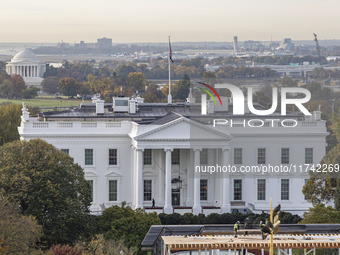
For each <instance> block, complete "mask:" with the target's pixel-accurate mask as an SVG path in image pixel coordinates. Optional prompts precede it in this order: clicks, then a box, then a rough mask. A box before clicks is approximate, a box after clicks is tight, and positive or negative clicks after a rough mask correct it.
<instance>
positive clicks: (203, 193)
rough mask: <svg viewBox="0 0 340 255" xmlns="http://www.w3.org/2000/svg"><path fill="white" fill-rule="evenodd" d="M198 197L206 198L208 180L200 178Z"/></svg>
mask: <svg viewBox="0 0 340 255" xmlns="http://www.w3.org/2000/svg"><path fill="white" fill-rule="evenodd" d="M200 199H201V200H208V180H200Z"/></svg>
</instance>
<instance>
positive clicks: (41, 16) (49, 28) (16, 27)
mask: <svg viewBox="0 0 340 255" xmlns="http://www.w3.org/2000/svg"><path fill="white" fill-rule="evenodd" d="M339 7H340V3H339V2H337V1H336V0H325V1H320V0H310V1H307V0H300V1H298V2H297V1H293V0H286V1H283V0H278V1H269V0H258V1H256V2H255V1H250V0H240V1H228V2H227V1H222V0H212V1H210V2H209V4H207V2H206V1H202V0H197V1H193V0H182V1H179V0H172V1H162V2H160V1H156V0H145V1H137V0H130V1H125V2H124V1H109V0H98V1H80V0H73V1H66V0H59V1H56V0H50V1H44V0H35V1H30V2H28V1H24V0H17V1H10V0H4V1H3V3H2V8H1V10H0V20H1V22H2V23H3V24H6V25H4V26H1V29H0V31H1V40H0V41H1V42H48V43H49V42H51V43H52V42H60V41H65V42H70V43H73V42H79V41H82V40H83V41H86V42H95V40H96V38H101V37H109V38H112V41H113V43H133V42H164V41H166V40H167V36H168V35H171V36H172V41H173V42H182V41H191V42H194V41H232V39H233V36H235V35H236V36H238V37H239V40H240V41H244V40H261V41H270V40H273V41H279V40H281V39H282V38H285V37H290V38H294V39H295V40H313V34H312V33H316V34H318V37H319V39H320V40H326V39H340V34H339V33H338V32H337V24H339V22H340V17H339V16H338V15H337V10H338V9H339Z"/></svg>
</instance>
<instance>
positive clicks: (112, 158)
mask: <svg viewBox="0 0 340 255" xmlns="http://www.w3.org/2000/svg"><path fill="white" fill-rule="evenodd" d="M109 165H117V149H109Z"/></svg>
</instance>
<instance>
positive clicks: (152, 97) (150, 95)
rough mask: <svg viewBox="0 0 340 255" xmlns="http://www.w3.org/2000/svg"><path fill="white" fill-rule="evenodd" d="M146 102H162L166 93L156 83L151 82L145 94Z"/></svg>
mask: <svg viewBox="0 0 340 255" xmlns="http://www.w3.org/2000/svg"><path fill="white" fill-rule="evenodd" d="M144 98H145V102H148V103H155V102H161V101H162V100H163V99H164V98H165V97H164V94H163V93H162V92H161V91H160V90H159V87H158V86H157V85H156V84H152V83H151V84H150V85H149V86H148V89H147V90H146V92H145V94H144Z"/></svg>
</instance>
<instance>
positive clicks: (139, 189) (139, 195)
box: [135, 148, 143, 208]
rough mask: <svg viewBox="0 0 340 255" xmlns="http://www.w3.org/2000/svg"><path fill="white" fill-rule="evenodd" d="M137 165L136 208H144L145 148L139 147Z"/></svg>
mask: <svg viewBox="0 0 340 255" xmlns="http://www.w3.org/2000/svg"><path fill="white" fill-rule="evenodd" d="M136 151H137V159H136V161H137V166H136V174H135V178H136V193H135V196H136V199H135V201H136V204H135V208H143V149H140V148H137V149H136Z"/></svg>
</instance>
